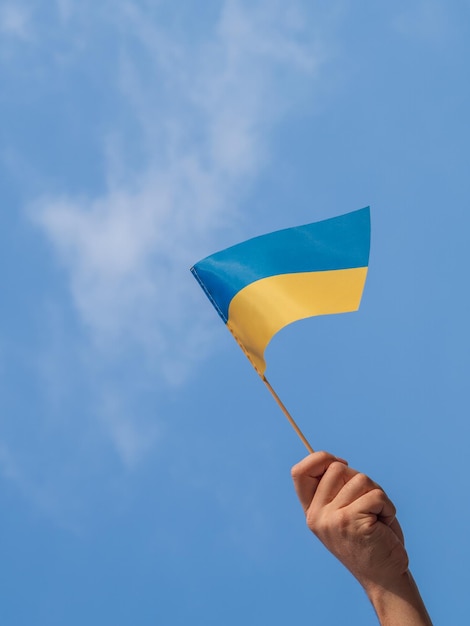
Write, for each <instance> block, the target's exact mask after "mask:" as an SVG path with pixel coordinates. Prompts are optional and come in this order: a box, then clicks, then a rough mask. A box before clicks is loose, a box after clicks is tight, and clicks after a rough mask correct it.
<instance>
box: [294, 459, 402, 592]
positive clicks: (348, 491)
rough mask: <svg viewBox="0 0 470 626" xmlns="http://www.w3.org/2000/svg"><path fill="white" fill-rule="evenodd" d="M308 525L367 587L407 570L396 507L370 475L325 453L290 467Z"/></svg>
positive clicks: (383, 582)
mask: <svg viewBox="0 0 470 626" xmlns="http://www.w3.org/2000/svg"><path fill="white" fill-rule="evenodd" d="M292 477H293V479H294V485H295V489H296V491H297V495H298V497H299V500H300V502H301V504H302V506H303V509H304V512H305V515H306V518H307V525H308V527H309V528H310V530H312V531H313V532H314V533H315V535H316V536H317V537H318V538H319V539H320V541H321V542H322V543H323V544H324V545H325V546H326V547H327V548H328V550H330V552H332V553H333V554H334V555H335V556H336V557H337V558H338V559H339V560H340V561H341V562H342V563H343V565H345V566H346V567H347V568H348V569H349V570H350V571H351V573H352V574H354V576H355V577H356V578H357V579H358V580H359V582H360V583H361V584H362V585H363V586H364V587H365V588H366V589H367V588H368V587H369V586H371V585H374V584H379V585H382V586H385V585H387V584H388V583H389V582H390V581H393V580H395V579H396V578H397V577H399V576H400V575H402V574H404V573H405V572H406V571H407V569H408V556H407V554H406V550H405V546H404V540H403V533H402V531H401V528H400V525H399V523H398V521H397V519H396V517H395V513H396V511H395V507H394V505H393V504H392V502H391V501H390V499H389V498H388V497H387V495H386V494H385V493H384V491H383V490H382V489H381V488H380V487H379V486H378V485H377V484H376V483H375V482H373V481H372V480H371V479H370V478H368V477H367V476H365V475H364V474H360V473H359V472H357V471H356V470H354V469H352V468H350V467H348V466H347V465H346V463H345V462H344V461H339V460H338V459H337V458H336V457H334V456H333V455H331V454H328V453H326V452H317V453H315V454H312V455H310V456H308V457H307V458H305V459H304V460H303V461H301V462H300V463H298V464H297V465H295V466H294V467H293V469H292Z"/></svg>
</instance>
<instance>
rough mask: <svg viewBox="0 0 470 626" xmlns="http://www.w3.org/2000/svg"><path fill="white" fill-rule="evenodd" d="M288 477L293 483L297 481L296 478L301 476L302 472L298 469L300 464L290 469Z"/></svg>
mask: <svg viewBox="0 0 470 626" xmlns="http://www.w3.org/2000/svg"><path fill="white" fill-rule="evenodd" d="M290 475H291V477H292V480H293V481H294V482H295V481H296V480H298V478H299V477H300V476H301V475H302V470H301V468H300V463H296V465H294V466H293V467H292V468H291V471H290Z"/></svg>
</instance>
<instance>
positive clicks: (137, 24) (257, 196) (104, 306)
mask: <svg viewBox="0 0 470 626" xmlns="http://www.w3.org/2000/svg"><path fill="white" fill-rule="evenodd" d="M202 4H203V7H201V5H202ZM469 18H470V5H469V4H468V2H465V1H463V0H457V1H456V2H453V3H447V4H446V3H445V2H443V1H439V0H429V1H427V2H424V1H417V0H409V1H407V2H404V1H398V2H395V3H392V4H390V3H389V4H386V3H378V2H377V3H365V2H352V1H346V0H345V1H333V2H329V3H327V2H307V1H306V0H293V1H292V2H289V3H284V2H281V1H280V0H264V1H263V0H255V1H252V2H248V1H243V0H225V1H221V0H219V1H215V0H207V1H205V2H204V3H199V2H192V1H190V0H184V1H182V2H179V3H171V2H168V1H167V0H161V1H160V2H150V1H144V0H135V1H133V2H131V1H124V0H114V1H113V2H111V1H109V0H103V1H102V2H100V3H93V2H90V1H89V0H81V2H78V1H75V0H56V1H55V2H54V1H52V0H51V1H49V2H46V3H45V2H41V3H40V2H39V1H34V0H30V1H28V0H25V1H21V0H16V1H14V0H12V1H8V0H4V1H2V2H0V76H1V85H2V88H1V90H0V113H1V116H2V117H1V119H2V124H1V126H0V138H1V141H0V167H1V176H0V191H1V197H2V209H1V211H0V257H1V262H0V285H1V298H0V302H1V324H0V490H1V491H0V493H1V500H2V507H1V515H0V536H1V539H0V558H1V563H2V567H1V569H0V571H1V581H0V583H1V584H0V588H1V589H2V592H1V596H2V599H1V602H0V619H1V621H2V624H6V625H9V624H11V625H15V626H21V625H28V626H29V625H30V624H32V623H34V624H36V625H38V626H40V625H43V624H44V625H47V626H54V625H56V624H57V625H63V624H67V625H70V626H74V625H81V624H84V623H87V624H100V625H101V624H113V626H127V625H131V624H132V625H135V624H137V625H139V626H146V625H150V624H152V625H153V624H162V625H165V626H166V625H168V626H173V625H175V626H176V625H179V624H186V623H188V621H191V623H195V624H199V623H200V624H205V625H212V624H214V625H215V624H217V625H219V624H224V625H227V626H230V625H232V624H233V625H235V624H237V625H238V624H240V623H244V624H264V623H269V624H272V625H273V626H274V625H277V624H279V625H280V624H283V625H284V624H290V623H292V624H295V623H305V621H306V620H309V621H310V622H311V623H313V624H326V623H328V624H344V623H350V624H361V625H366V624H375V623H376V622H375V617H374V614H373V612H372V609H371V608H370V607H369V605H368V603H367V601H366V599H365V597H364V594H363V593H362V592H361V590H360V588H359V587H358V585H357V583H356V582H355V581H354V580H353V579H352V578H351V577H350V575H349V574H348V573H347V572H345V571H343V569H342V567H341V566H340V565H339V564H338V563H337V562H336V561H335V560H334V558H333V557H331V556H330V555H329V554H328V553H327V552H326V551H325V550H324V549H323V548H322V546H320V545H319V544H318V543H317V542H316V540H315V539H314V538H313V536H310V535H309V533H308V531H307V530H306V528H305V525H304V521H303V517H302V513H301V510H300V507H299V505H298V503H297V502H296V498H295V495H294V493H293V489H292V486H291V482H290V467H291V466H292V465H293V464H294V463H295V462H297V460H299V459H300V458H302V456H303V455H304V453H305V451H304V449H303V447H302V444H301V443H300V442H299V441H298V440H297V438H296V436H295V434H294V433H293V432H291V430H290V427H289V425H288V424H287V422H286V421H285V418H284V417H283V416H282V414H281V412H280V411H279V409H278V408H277V406H276V405H275V403H274V402H273V400H272V399H271V397H270V396H269V394H268V393H267V391H266V390H265V389H264V386H263V385H262V384H261V383H260V381H259V379H258V377H257V376H256V374H255V373H254V371H253V370H252V368H251V366H250V365H249V363H248V361H247V360H246V358H245V357H244V355H243V354H242V353H241V351H240V350H239V349H238V347H237V346H236V344H235V342H234V341H233V339H232V338H231V336H230V334H229V333H228V332H227V330H226V329H225V328H224V326H223V324H221V322H220V320H219V319H218V317H217V315H216V313H215V312H214V311H213V310H212V309H211V307H210V305H209V304H208V302H207V300H206V299H205V297H204V295H203V293H202V292H201V291H200V289H199V287H198V285H197V284H196V282H195V281H194V279H193V278H192V276H191V275H190V273H189V267H190V266H191V265H192V264H193V263H194V262H195V261H197V260H198V259H199V258H201V257H203V256H206V255H207V254H210V253H212V252H214V251H216V250H219V249H221V248H223V247H225V246H227V245H231V244H233V243H236V242H238V241H241V240H243V239H246V238H248V237H251V236H254V235H257V234H261V233H264V232H269V231H272V230H275V229H278V228H284V227H289V226H293V225H297V224H303V223H308V222H313V221H316V220H320V219H324V218H328V217H332V216H334V215H338V214H341V213H345V212H348V211H352V210H355V209H359V208H362V207H363V206H366V205H370V206H371V210H372V247H371V259H370V271H369V276H368V281H367V285H366V289H365V292H364V297H363V303H362V306H361V309H360V311H359V313H356V314H351V315H342V316H330V317H325V318H318V319H314V320H306V321H303V322H299V323H297V324H295V325H292V326H290V327H288V328H287V329H285V330H284V331H282V332H281V333H280V334H279V335H277V336H276V337H275V339H274V340H273V342H272V343H271V345H270V346H269V347H268V350H267V359H268V370H267V375H268V377H269V379H270V381H271V383H272V384H273V386H274V387H275V388H276V390H277V392H278V393H279V395H280V396H281V398H282V399H283V400H284V402H285V403H286V405H287V406H288V408H289V409H290V411H291V413H292V414H293V416H294V417H295V419H296V420H297V421H298V423H299V425H300V426H301V428H302V429H303V430H304V432H305V434H306V435H307V437H308V439H309V440H310V442H311V443H312V445H313V447H314V448H316V449H327V450H330V451H331V452H333V453H336V454H338V455H340V456H343V457H345V458H347V459H348V460H349V462H350V464H351V465H352V466H354V467H357V468H359V469H361V470H363V471H365V472H368V473H370V474H371V475H372V476H373V477H374V478H375V479H376V480H377V481H379V482H380V483H381V484H382V485H383V486H384V487H385V489H386V490H387V491H388V492H389V493H390V495H391V497H392V498H393V500H394V501H395V503H396V505H397V508H398V512H399V519H400V521H401V523H402V526H403V527H404V530H405V535H406V539H407V545H408V548H409V553H410V558H411V567H412V571H413V572H414V574H415V577H416V579H417V581H418V583H419V585H420V587H421V590H422V593H423V596H424V598H425V600H426V602H427V604H428V606H429V610H430V612H431V615H432V616H433V618H434V619H435V622H436V623H447V624H462V623H464V621H463V620H464V619H465V618H464V617H462V616H464V615H465V613H466V594H467V573H466V563H467V562H468V560H469V558H470V550H469V542H468V522H467V520H468V516H469V513H470V507H469V504H468V502H467V500H468V498H467V497H466V494H467V481H466V473H467V466H468V461H467V449H468V441H469V436H470V432H469V430H470V429H469V425H468V382H467V381H468V374H469V369H470V357H469V333H468V319H469V314H470V303H469V296H468V275H467V268H468V264H469V253H468V231H469V227H470V218H469V211H468V202H469V197H470V187H469V182H468V162H469V156H470V154H469V153H470V149H469V146H470V128H469V126H468V111H469V109H470V87H469V85H470V81H469V70H468V57H469V54H470V49H469V48H470V44H469V41H470V38H469V28H468V24H469Z"/></svg>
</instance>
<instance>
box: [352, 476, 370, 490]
mask: <svg viewBox="0 0 470 626" xmlns="http://www.w3.org/2000/svg"><path fill="white" fill-rule="evenodd" d="M354 481H355V482H357V483H358V484H359V485H360V486H361V487H363V488H366V489H367V488H372V489H374V488H375V483H374V482H373V481H372V480H371V479H370V478H369V476H367V474H363V473H362V472H359V473H358V474H356V475H355V476H354Z"/></svg>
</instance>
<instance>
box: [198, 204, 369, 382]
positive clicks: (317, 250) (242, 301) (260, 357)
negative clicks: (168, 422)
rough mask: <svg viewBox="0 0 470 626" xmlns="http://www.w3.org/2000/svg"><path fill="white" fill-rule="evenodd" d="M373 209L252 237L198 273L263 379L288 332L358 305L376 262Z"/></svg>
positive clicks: (202, 263) (209, 260) (200, 267)
mask: <svg viewBox="0 0 470 626" xmlns="http://www.w3.org/2000/svg"><path fill="white" fill-rule="evenodd" d="M369 248H370V210H369V207H366V208H364V209H360V210H359V211H353V212H352V213H347V214H346V215H341V216H339V217H333V218H330V219H327V220H323V221H321V222H314V223H313V224H307V225H305V226H298V227H295V228H287V229H285V230H279V231H276V232H273V233H270V234H267V235H262V236H260V237H255V238H254V239H249V240H248V241H245V242H243V243H240V244H237V245H235V246H232V247H230V248H227V249H226V250H222V251H221V252H217V253H215V254H212V255H211V256H208V257H207V258H205V259H202V260H201V261H199V262H198V263H196V264H195V265H194V267H192V268H191V272H192V273H193V275H194V276H195V278H196V279H197V280H198V282H199V284H200V285H201V287H202V288H203V289H204V291H205V293H206V295H207V296H208V298H209V300H210V301H211V302H212V304H213V305H214V307H215V308H216V310H217V311H218V313H219V315H220V317H221V318H222V319H223V321H224V322H225V324H226V325H227V326H228V328H229V329H230V331H231V332H232V334H233V336H234V337H235V339H236V340H237V342H238V344H239V345H240V347H241V348H242V350H243V351H244V352H245V354H246V355H247V357H248V358H249V360H250V361H251V363H252V365H253V366H254V368H255V369H256V371H257V372H258V374H259V375H260V376H261V377H262V378H263V377H264V372H265V370H266V363H265V360H264V352H265V349H266V347H267V345H268V344H269V342H270V341H271V339H272V338H273V337H274V335H275V334H276V333H277V332H279V331H280V330H281V329H282V328H284V327H285V326H287V325H288V324H291V323H292V322H295V321H297V320H301V319H305V318H308V317H312V316H315V315H329V314H332V313H346V312H349V311H357V309H358V308H359V305H360V302H361V297H362V292H363V289H364V284H365V280H366V276H367V268H368V264H369Z"/></svg>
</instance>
